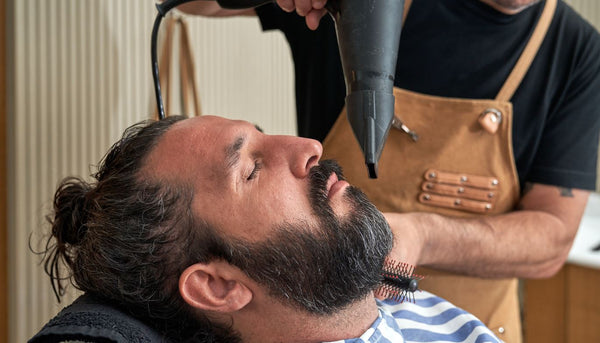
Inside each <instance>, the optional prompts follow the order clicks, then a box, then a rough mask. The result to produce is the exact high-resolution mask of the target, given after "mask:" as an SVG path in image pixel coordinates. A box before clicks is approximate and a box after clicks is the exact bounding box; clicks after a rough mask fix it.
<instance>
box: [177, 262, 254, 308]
mask: <svg viewBox="0 0 600 343" xmlns="http://www.w3.org/2000/svg"><path fill="white" fill-rule="evenodd" d="M239 273H241V272H240V271H239V270H238V269H235V268H234V267H232V266H231V265H229V264H228V263H225V262H222V261H213V262H208V263H196V264H193V265H191V266H189V267H187V268H186V269H185V270H184V271H183V273H182V274H181V276H180V277H179V293H180V294H181V296H182V297H183V300H185V302H186V303H188V304H189V305H190V306H192V307H194V308H197V309H201V310H205V311H214V312H235V311H238V310H240V309H242V308H243V307H244V306H246V305H247V304H248V303H250V301H252V291H251V290H250V289H249V288H248V287H247V286H246V285H245V284H244V283H243V281H242V280H240V279H239V278H238V276H239Z"/></svg>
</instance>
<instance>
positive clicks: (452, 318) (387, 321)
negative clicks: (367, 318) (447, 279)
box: [335, 291, 502, 343]
mask: <svg viewBox="0 0 600 343" xmlns="http://www.w3.org/2000/svg"><path fill="white" fill-rule="evenodd" d="M377 306H378V307H379V318H377V320H375V322H374V323H373V325H371V327H370V328H369V329H368V330H367V331H366V332H365V333H364V334H363V335H362V336H360V337H359V338H353V339H347V340H344V341H337V342H335V343H409V342H465V343H466V342H474V343H484V342H502V341H501V340H500V339H498V338H497V337H496V336H495V335H494V334H493V333H492V331H490V330H489V329H488V328H487V327H486V326H485V325H484V324H483V323H482V322H481V321H480V320H479V319H477V318H476V317H475V316H473V315H472V314H470V313H468V312H466V311H464V310H462V309H460V308H458V307H456V306H454V305H452V304H451V303H449V302H448V301H446V300H444V299H442V298H440V297H438V296H435V295H433V294H431V293H429V292H425V291H419V292H415V303H414V304H413V303H411V302H408V301H405V302H403V303H400V304H398V303H395V302H393V301H379V300H377Z"/></svg>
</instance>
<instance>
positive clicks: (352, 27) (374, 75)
mask: <svg viewBox="0 0 600 343" xmlns="http://www.w3.org/2000/svg"><path fill="white" fill-rule="evenodd" d="M189 1H195V0H167V1H165V2H164V3H162V4H158V5H157V8H158V10H159V16H162V15H164V14H165V13H166V12H167V11H168V10H170V9H171V8H173V7H175V6H177V5H179V4H181V3H184V2H189ZM216 1H217V2H218V3H219V5H220V6H221V7H223V8H229V9H241V8H250V7H256V6H259V5H262V4H264V3H267V2H273V0H216ZM326 7H327V10H328V11H329V13H330V14H331V15H332V16H333V18H334V19H335V27H336V32H337V39H338V45H339V49H340V57H341V60H342V67H343V69H344V78H345V80H346V111H347V113H348V121H349V122H350V126H351V127H352V131H353V132H354V135H355V137H356V139H357V141H358V143H359V144H360V147H361V149H362V151H363V154H364V156H365V163H366V165H367V169H368V172H369V177H370V178H377V165H378V162H379V158H380V157H381V152H382V151H383V146H384V144H385V141H386V139H387V135H388V132H389V129H390V126H391V124H392V119H393V118H394V95H393V87H394V77H395V75H396V61H397V59H398V45H399V43H400V31H401V29H402V18H403V12H404V0H329V1H328V2H327V5H326ZM155 28H156V26H155ZM157 68H158V67H157V66H156V67H155V70H156V72H155V74H157V70H158V69H157ZM155 83H156V77H155ZM159 91H160V88H158V92H159ZM158 96H159V94H158V93H157V97H158ZM160 107H161V105H160V104H159V113H160Z"/></svg>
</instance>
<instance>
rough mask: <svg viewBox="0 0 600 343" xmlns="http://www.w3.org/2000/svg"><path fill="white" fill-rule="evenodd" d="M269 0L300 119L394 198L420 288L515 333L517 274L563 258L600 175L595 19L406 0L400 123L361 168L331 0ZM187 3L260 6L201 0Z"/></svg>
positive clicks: (516, 336)
mask: <svg viewBox="0 0 600 343" xmlns="http://www.w3.org/2000/svg"><path fill="white" fill-rule="evenodd" d="M408 3H409V1H408V0H407V4H408ZM278 5H279V6H281V8H283V9H284V10H281V9H280V8H279V7H278V6H277V5H275V4H273V5H265V6H262V7H259V8H257V9H256V12H255V13H257V14H258V16H259V17H260V19H261V22H262V25H263V28H264V29H265V30H269V29H279V30H281V31H282V32H283V33H284V34H285V36H286V38H287V40H288V42H289V44H290V47H291V52H292V55H293V58H294V63H295V71H296V104H297V115H298V130H299V135H300V136H304V137H311V138H316V139H319V140H322V141H323V142H324V148H325V154H324V155H325V156H326V157H328V158H335V159H336V160H338V161H339V162H340V164H341V165H342V166H343V168H344V172H345V174H346V175H347V177H348V179H349V180H350V181H351V182H353V183H354V184H356V185H357V186H359V187H360V188H362V189H363V190H364V191H365V192H366V193H367V195H368V196H369V198H370V199H371V200H372V201H373V202H374V203H375V204H376V205H377V206H378V208H379V209H380V210H382V211H386V212H389V213H388V214H387V215H386V217H387V219H388V221H389V222H390V224H391V226H392V228H393V230H394V236H395V239H396V241H395V248H394V252H393V254H394V255H395V256H394V257H395V258H396V259H398V260H402V261H406V262H409V263H412V264H416V265H419V266H426V267H428V268H427V269H425V268H422V269H420V273H422V274H427V275H428V278H427V279H426V280H424V281H423V282H422V284H421V285H422V287H423V288H424V289H426V290H428V291H432V292H434V293H437V294H439V295H440V296H442V297H445V298H447V299H449V300H451V301H452V302H454V303H455V304H457V305H458V306H460V307H463V308H465V309H467V310H468V311H470V312H473V313H474V314H475V315H476V316H478V317H479V318H480V319H481V320H482V321H484V322H485V323H486V325H488V327H490V328H491V329H492V330H494V331H495V332H496V333H497V334H498V335H499V337H500V338H501V339H504V340H505V341H507V342H520V341H521V329H520V320H519V307H518V298H517V281H516V279H515V278H546V277H550V276H552V275H554V274H555V273H556V272H557V271H558V270H559V269H560V268H561V266H562V265H563V263H564V262H565V260H566V257H567V254H568V252H569V249H570V247H571V244H572V242H573V239H574V237H575V233H576V231H577V228H578V226H579V221H580V219H581V216H582V213H583V211H584V208H585V205H586V202H587V198H588V194H589V190H593V189H594V188H595V184H596V165H597V156H598V137H599V131H600V36H599V34H598V32H597V31H596V30H595V29H594V28H593V27H592V26H591V25H589V24H588V23H587V22H586V21H585V20H583V19H582V18H581V17H580V16H579V15H578V14H577V13H575V12H574V11H573V9H571V8H570V7H569V6H567V5H566V4H565V3H564V2H563V1H560V0H558V1H557V0H546V1H536V0H415V1H414V2H413V3H412V5H410V10H409V11H408V16H407V17H406V20H405V22H404V27H403V32H402V38H401V41H400V51H399V57H398V65H397V69H396V70H397V71H396V77H395V85H396V87H397V88H396V89H395V90H394V95H395V98H396V119H397V123H396V126H397V127H398V129H396V128H392V129H391V132H390V136H389V138H388V141H387V142H386V145H385V149H384V152H383V154H382V157H381V160H380V166H379V168H380V169H379V179H377V180H371V179H368V178H367V175H366V174H367V173H366V170H365V167H364V164H363V157H362V154H361V152H360V148H359V146H358V144H357V143H356V142H355V141H354V137H353V136H352V133H351V130H350V127H349V125H348V123H347V121H346V119H345V112H344V111H343V105H344V96H345V85H344V78H343V73H342V69H341V64H340V59H339V53H338V47H337V41H336V36H335V27H334V23H333V20H332V19H331V17H330V16H324V15H325V13H326V12H325V10H324V9H323V8H324V5H325V1H315V0H313V1H311V0H295V1H294V0H278ZM181 9H183V10H185V11H186V12H190V13H196V14H202V15H235V14H250V13H254V12H252V11H251V10H250V11H248V10H246V11H227V10H223V9H220V8H219V7H218V6H216V4H215V3H210V2H203V1H200V2H193V3H189V4H187V5H185V7H184V6H182V8H181ZM294 11H295V12H296V13H292V12H294ZM406 12H407V10H405V13H406ZM297 14H299V15H300V16H303V17H305V18H302V17H300V16H298V15H297ZM399 24H400V21H399ZM307 26H308V27H307ZM340 112H342V113H341V114H340ZM400 123H402V124H404V127H405V130H402V129H401V125H400ZM406 128H408V130H410V131H411V132H413V133H415V134H416V135H418V138H417V139H415V138H416V137H414V135H412V136H411V135H409V134H407V133H406V132H405V131H406ZM429 268H430V269H429Z"/></svg>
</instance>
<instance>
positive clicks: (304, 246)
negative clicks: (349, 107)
mask: <svg viewBox="0 0 600 343" xmlns="http://www.w3.org/2000/svg"><path fill="white" fill-rule="evenodd" d="M333 172H335V173H336V174H337V175H338V178H339V179H340V180H343V176H342V172H341V168H340V167H339V165H337V163H335V162H334V161H322V162H320V164H319V165H318V166H315V167H313V168H312V169H311V171H310V181H311V190H310V200H311V205H312V210H313V212H314V214H315V215H316V216H317V218H318V221H319V227H318V228H314V227H309V226H308V224H305V225H302V224H298V223H293V224H292V223H286V224H282V225H279V226H278V227H277V228H276V230H274V234H273V235H271V236H270V237H268V238H267V239H265V240H263V241H261V242H258V243H250V242H246V241H243V240H234V239H231V238H222V239H223V241H224V242H225V244H226V245H227V249H226V251H228V253H227V255H228V256H227V260H228V261H229V262H230V263H231V264H233V265H236V266H237V267H239V268H240V269H242V270H243V271H244V272H245V273H246V274H247V275H248V276H249V277H251V278H252V279H254V280H255V281H257V282H258V283H260V284H262V285H263V286H265V287H267V288H268V290H269V292H270V294H271V296H273V297H275V298H277V299H279V300H280V301H282V302H284V303H286V304H288V305H290V306H293V307H295V308H298V309H302V310H305V311H307V312H309V313H312V314H318V315H326V314H331V313H333V312H336V311H339V310H341V309H343V308H345V307H347V306H348V305H349V304H351V303H353V302H355V301H357V300H361V299H364V298H365V297H366V296H367V295H368V294H370V292H371V291H372V290H373V289H375V288H376V287H377V285H378V283H379V281H380V272H381V268H382V265H383V262H384V260H385V257H386V256H387V255H388V253H389V251H390V250H391V247H392V234H391V231H390V229H389V226H388V223H387V221H386V220H385V218H384V217H383V215H382V214H381V213H380V212H379V211H378V210H377V209H376V208H375V206H374V205H373V204H372V203H371V202H370V201H369V200H368V199H367V197H366V196H365V194H364V193H362V192H361V191H360V190H359V189H357V188H355V187H352V186H350V187H348V188H347V189H346V192H345V194H344V199H345V201H348V202H349V203H350V204H351V208H352V209H351V211H350V213H349V214H348V215H346V216H345V217H344V218H338V217H337V216H336V215H335V214H334V212H333V210H332V208H331V206H330V205H329V199H328V198H327V190H326V185H327V180H328V179H329V176H330V175H331V173H333Z"/></svg>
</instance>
